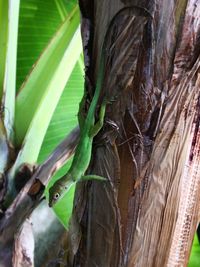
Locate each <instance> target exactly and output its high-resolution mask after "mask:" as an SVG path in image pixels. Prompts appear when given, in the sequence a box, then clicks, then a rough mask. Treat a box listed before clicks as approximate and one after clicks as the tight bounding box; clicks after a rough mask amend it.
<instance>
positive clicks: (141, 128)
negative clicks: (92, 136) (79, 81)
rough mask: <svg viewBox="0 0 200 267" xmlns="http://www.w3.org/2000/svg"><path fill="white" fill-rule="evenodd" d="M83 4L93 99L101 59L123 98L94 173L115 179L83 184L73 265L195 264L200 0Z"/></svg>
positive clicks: (108, 123) (110, 112)
mask: <svg viewBox="0 0 200 267" xmlns="http://www.w3.org/2000/svg"><path fill="white" fill-rule="evenodd" d="M79 3H80V8H81V12H82V37H83V46H84V54H85V65H86V91H87V92H88V95H87V98H88V99H89V100H90V99H91V96H92V94H93V90H94V88H95V81H96V77H97V75H98V65H99V61H100V56H103V57H104V58H105V72H104V78H103V81H102V84H103V86H102V96H103V95H107V96H112V95H114V96H116V95H117V98H116V99H115V102H113V103H112V104H109V105H108V106H107V113H106V114H107V115H106V120H105V127H104V129H103V131H102V132H101V133H100V134H99V135H98V137H97V138H96V140H95V146H94V151H93V161H92V163H91V165H90V169H89V170H88V172H89V173H95V174H99V175H101V176H105V177H107V178H108V182H107V183H96V182H92V183H91V182H88V183H85V184H84V185H79V187H78V188H77V191H76V198H75V203H74V204H75V205H74V212H73V217H72V224H71V227H70V231H69V244H70V253H69V258H68V265H67V266H76V267H77V266H81V267H93V266H95V267H97V266H98V267H109V266H110V267H119V266H127V267H129V266H138V267H144V266H145V267H156V266H157V267H160V266H170V267H173V266H187V262H188V257H189V254H190V249H191V245H192V239H193V235H194V232H195V229H196V226H197V223H198V212H199V203H200V163H199V162H200V161H199V160H200V151H199V147H200V135H199V134H200V133H199V122H200V90H199V89H200V76H199V70H200V1H199V0H177V1H174V0H170V1H169V0H164V1H163V0H156V1H155V0H152V1H151V0H150V1H149V0H148V1H147V0H142V1H141V0H140V1H138V0H131V1H128V0H124V1H122V0H121V1H120V0H101V1H97V0H96V1H91V0H80V1H79ZM108 30H109V34H106V33H107V32H108ZM105 36H106V38H107V40H104V38H105ZM104 42H106V49H105V51H104V54H103V55H102V54H101V47H102V45H103V43H104ZM86 109H87V105H86Z"/></svg>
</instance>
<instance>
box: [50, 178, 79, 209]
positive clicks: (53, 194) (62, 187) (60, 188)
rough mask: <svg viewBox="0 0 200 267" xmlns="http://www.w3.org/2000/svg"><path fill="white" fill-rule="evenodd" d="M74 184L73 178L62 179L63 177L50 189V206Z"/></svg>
mask: <svg viewBox="0 0 200 267" xmlns="http://www.w3.org/2000/svg"><path fill="white" fill-rule="evenodd" d="M65 178H66V176H65ZM72 184H74V181H73V180H71V179H70V180H67V181H66V180H65V181H62V178H61V179H60V180H58V181H56V182H55V183H54V185H53V186H52V187H51V188H50V189H49V207H52V206H54V205H55V204H56V203H57V202H58V201H59V200H60V199H61V198H62V197H63V196H64V195H65V194H66V193H67V191H68V190H69V189H70V187H71V186H72Z"/></svg>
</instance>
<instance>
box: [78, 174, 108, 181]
mask: <svg viewBox="0 0 200 267" xmlns="http://www.w3.org/2000/svg"><path fill="white" fill-rule="evenodd" d="M80 180H81V181H88V180H97V181H107V179H106V178H105V177H102V176H99V175H94V174H91V175H83V176H81V179H80Z"/></svg>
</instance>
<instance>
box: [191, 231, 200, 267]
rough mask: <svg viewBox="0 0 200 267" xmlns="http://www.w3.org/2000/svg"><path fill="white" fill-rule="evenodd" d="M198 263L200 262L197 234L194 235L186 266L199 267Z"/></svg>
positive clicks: (199, 246)
mask: <svg viewBox="0 0 200 267" xmlns="http://www.w3.org/2000/svg"><path fill="white" fill-rule="evenodd" d="M199 263H200V245H199V241H198V238H197V235H195V237H194V241H193V245H192V251H191V255H190V260H189V264H188V267H199V266H200V264H199Z"/></svg>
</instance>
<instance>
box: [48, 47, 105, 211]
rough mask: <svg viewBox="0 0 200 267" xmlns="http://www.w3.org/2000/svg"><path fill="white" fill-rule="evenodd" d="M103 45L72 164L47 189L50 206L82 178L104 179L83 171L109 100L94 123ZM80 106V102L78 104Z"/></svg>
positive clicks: (100, 77)
mask: <svg viewBox="0 0 200 267" xmlns="http://www.w3.org/2000/svg"><path fill="white" fill-rule="evenodd" d="M103 51H104V45H103V47H102V53H101V59H100V66H99V74H98V77H97V82H96V88H95V93H94V96H93V99H92V102H91V104H90V107H89V110H88V113H87V116H86V118H85V120H84V122H82V120H83V118H82V116H81V112H79V115H78V116H79V126H80V139H79V142H78V145H77V147H76V151H75V154H74V158H73V161H72V165H71V167H70V169H69V170H68V172H67V174H66V175H64V176H63V177H61V178H60V179H59V180H58V181H56V182H55V183H54V185H53V186H52V187H51V188H50V189H49V206H50V207H52V206H53V205H54V204H55V203H56V202H57V201H58V200H59V199H60V198H62V197H63V195H64V194H65V193H66V192H67V191H68V190H69V188H70V187H71V186H72V185H73V184H75V183H77V182H78V181H82V180H104V181H105V180H106V179H105V178H103V177H101V176H98V175H85V172H86V170H87V168H88V166H89V163H90V159H91V152H92V144H93V138H94V136H96V135H97V134H98V132H99V131H100V130H101V128H102V126H103V122H104V116H105V110H106V104H107V103H108V102H109V101H107V98H106V97H105V98H104V100H103V102H102V104H101V107H100V112H99V120H98V121H97V122H96V123H95V111H96V107H97V103H98V99H99V95H100V92H101V86H102V78H103V72H104V54H103ZM80 108H81V104H80Z"/></svg>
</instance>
